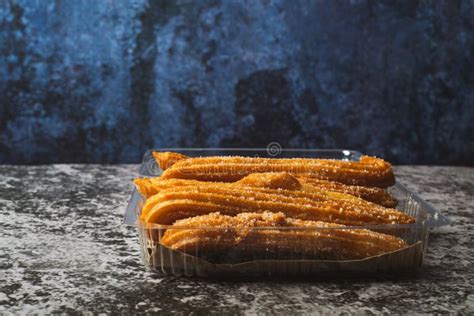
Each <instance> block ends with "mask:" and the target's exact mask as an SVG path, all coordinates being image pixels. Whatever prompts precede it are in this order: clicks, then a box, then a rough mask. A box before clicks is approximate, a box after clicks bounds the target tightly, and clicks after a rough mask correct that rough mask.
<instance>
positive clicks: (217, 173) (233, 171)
mask: <svg viewBox="0 0 474 316" xmlns="http://www.w3.org/2000/svg"><path fill="white" fill-rule="evenodd" d="M153 156H154V157H155V159H156V160H157V162H158V164H159V165H160V166H163V167H162V169H163V170H165V171H164V172H163V174H162V177H163V178H165V179H171V178H180V179H194V180H201V181H220V182H234V181H237V180H240V179H241V178H243V177H245V176H247V175H249V174H252V173H265V172H287V173H290V174H293V175H297V176H305V177H310V178H315V179H320V180H330V181H337V182H341V183H345V184H351V185H362V186H375V187H381V188H386V187H389V186H391V185H393V184H394V183H395V178H394V175H393V171H392V167H391V165H390V163H388V162H386V161H384V160H383V159H379V158H375V157H369V156H362V157H361V159H360V161H343V160H333V159H311V158H253V157H238V156H212V157H186V156H184V155H181V154H176V153H168V152H164V153H160V152H154V153H153Z"/></svg>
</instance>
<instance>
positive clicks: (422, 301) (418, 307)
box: [0, 165, 474, 314]
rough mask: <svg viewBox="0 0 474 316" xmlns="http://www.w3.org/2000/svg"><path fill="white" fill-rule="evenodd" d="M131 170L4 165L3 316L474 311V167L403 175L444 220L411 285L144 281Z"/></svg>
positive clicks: (0, 199) (0, 221)
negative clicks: (131, 223)
mask: <svg viewBox="0 0 474 316" xmlns="http://www.w3.org/2000/svg"><path fill="white" fill-rule="evenodd" d="M137 168H138V167H137V166H136V165H117V166H103V165H49V166H36V167H25V166H17V167H12V166H0V172H1V177H0V312H13V313H15V312H21V313H26V312H39V313H50V312H72V311H89V312H95V313H98V312H122V313H130V312H146V311H149V312H155V311H161V312H171V311H180V312H184V313H189V312H194V313H203V314H204V313H206V314H207V313H210V312H214V313H222V312H247V313H254V312H260V313H262V312H282V313H284V312H349V313H351V312H368V313H378V312H383V313H392V312H395V313H406V312H421V313H423V312H426V313H430V312H465V313H474V292H473V288H474V284H473V283H474V281H473V280H474V267H473V262H474V253H473V236H474V221H473V212H474V210H473V208H474V201H473V196H474V169H472V168H454V167H422V166H416V167H411V166H404V167H396V174H397V176H398V179H399V181H401V182H402V183H403V184H405V185H407V186H408V187H409V188H410V189H412V190H414V191H415V192H417V193H419V194H420V195H421V196H422V197H423V198H424V199H426V200H427V201H428V202H430V203H431V204H432V205H434V206H435V207H436V208H438V209H439V210H440V211H441V212H442V213H443V214H445V215H447V216H448V217H449V218H450V219H451V220H452V221H453V224H452V225H451V226H449V227H444V228H440V229H437V230H435V231H433V232H432V234H431V236H430V245H429V249H428V254H427V256H426V258H425V259H426V260H425V263H424V266H423V269H422V270H421V271H420V272H419V273H417V275H415V276H411V277H403V278H377V279H356V280H338V281H324V282H321V281H320V282H317V281H262V280H260V281H246V282H229V281H225V282H224V281H219V282H218V281H208V280H204V279H186V278H176V277H165V276H162V275H158V274H153V273H150V272H146V271H145V268H144V267H143V265H142V263H141V259H140V253H139V245H138V237H137V232H136V231H135V229H134V228H132V227H127V226H125V225H123V224H122V221H123V213H124V209H125V207H126V204H127V202H128V199H129V196H130V193H131V191H132V184H131V181H130V180H131V179H132V177H133V176H134V175H135V174H136V170H137Z"/></svg>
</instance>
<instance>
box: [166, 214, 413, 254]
mask: <svg viewBox="0 0 474 316" xmlns="http://www.w3.org/2000/svg"><path fill="white" fill-rule="evenodd" d="M173 226H175V227H177V228H176V229H173V227H172V228H170V229H167V230H166V232H165V233H164V235H163V237H162V238H161V241H160V242H161V244H162V245H164V246H166V247H169V248H171V249H174V250H178V251H182V252H186V253H189V254H192V255H198V256H201V257H204V258H207V259H209V258H211V259H212V258H215V257H220V258H222V257H223V256H224V258H223V259H224V261H226V262H229V261H232V260H235V259H237V260H239V261H242V260H243V259H248V260H258V259H275V258H278V259H292V258H297V259H302V258H306V259H320V260H321V259H322V260H354V259H363V258H367V257H371V256H376V255H381V254H384V253H387V252H392V251H395V250H398V249H401V248H404V247H405V246H406V244H405V242H404V241H403V240H402V239H400V238H397V237H394V236H390V235H386V234H382V233H377V232H373V231H370V230H367V229H344V225H338V224H332V223H326V222H315V221H304V220H299V219H292V218H287V217H286V216H285V215H284V214H283V213H270V212H263V213H260V214H256V213H241V214H238V215H237V216H235V217H232V216H226V215H221V214H219V213H213V214H208V215H203V216H197V217H192V218H187V219H183V220H179V221H177V222H176V223H175V224H174V225H173ZM312 227H318V228H317V229H315V228H312ZM196 228H197V229H196ZM263 228H265V229H263ZM266 228H268V229H266Z"/></svg>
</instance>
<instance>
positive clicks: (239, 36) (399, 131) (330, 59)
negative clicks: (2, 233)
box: [0, 0, 474, 166]
mask: <svg viewBox="0 0 474 316" xmlns="http://www.w3.org/2000/svg"><path fill="white" fill-rule="evenodd" d="M473 29H474V2H473V1H469V0H466V1H460V0H427V1H419V0H400V1H368V0H351V1H349V0H346V1H309V0H262V1H253V0H233V1H219V0H201V1H193V0H154V1H146V0H108V1H93V0H76V1H40V0H36V1H32V0H11V1H6V0H0V163H12V164H16V163H19V162H20V163H64V162H69V163H73V162H80V163H84V162H89V163H93V162H96V163H105V162H109V163H136V162H139V160H140V157H141V155H142V153H143V152H144V151H145V150H146V149H148V148H153V147H189V146H193V147H266V145H267V144H268V143H270V142H275V141H276V142H279V143H280V144H281V145H282V146H283V147H287V148H290V147H292V148H297V147H300V148H354V149H358V150H360V151H362V152H365V153H368V154H372V155H378V156H383V157H385V158H387V159H389V160H390V161H393V162H394V163H399V164H448V165H464V166H466V165H469V166H473V159H472V157H473V156H474V138H473V137H472V135H474V124H472V122H473V121H474V106H473V104H474V93H473V91H474V71H473V70H474V36H473V32H472V30H473Z"/></svg>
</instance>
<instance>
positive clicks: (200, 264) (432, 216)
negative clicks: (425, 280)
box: [125, 148, 449, 277]
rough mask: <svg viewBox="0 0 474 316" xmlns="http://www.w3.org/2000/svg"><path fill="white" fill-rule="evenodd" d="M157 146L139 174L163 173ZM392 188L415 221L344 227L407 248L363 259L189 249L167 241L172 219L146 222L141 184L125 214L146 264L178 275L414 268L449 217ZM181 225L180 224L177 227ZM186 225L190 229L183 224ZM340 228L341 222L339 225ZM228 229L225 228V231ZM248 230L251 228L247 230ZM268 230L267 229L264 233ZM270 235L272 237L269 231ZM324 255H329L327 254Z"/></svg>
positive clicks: (263, 152)
mask: <svg viewBox="0 0 474 316" xmlns="http://www.w3.org/2000/svg"><path fill="white" fill-rule="evenodd" d="M157 151H174V152H180V153H183V154H185V155H188V156H214V155H241V156H250V157H272V158H283V157H307V158H329V159H342V160H350V161H357V160H359V159H360V157H361V156H362V154H361V153H359V152H357V151H352V150H300V149H291V150H284V149H279V148H277V150H273V151H272V150H270V149H179V148H165V149H157ZM151 152H152V150H149V151H147V152H146V153H145V156H144V158H143V162H142V164H141V166H140V170H139V176H159V175H160V174H161V172H162V171H161V170H160V168H159V166H158V165H157V164H156V162H155V161H154V159H153V157H152V156H151ZM388 191H389V193H390V194H391V195H392V196H393V197H395V198H396V199H397V200H398V205H397V207H396V208H397V209H398V210H400V211H402V212H405V213H407V214H409V215H411V216H414V217H415V218H416V221H415V223H412V224H396V225H366V226H354V227H345V228H341V229H346V230H351V229H370V230H373V231H377V232H382V233H386V234H390V235H394V236H397V237H399V238H402V239H403V240H404V241H405V242H406V243H407V245H408V247H407V248H405V249H402V250H399V251H396V252H392V253H388V254H383V255H380V256H375V257H371V258H366V259H362V260H349V261H335V260H318V258H314V257H312V258H308V257H306V256H305V255H304V254H303V253H298V252H294V251H290V252H288V251H285V252H281V253H280V252H278V251H277V252H275V250H273V251H268V250H267V251H265V250H263V251H256V252H254V253H246V255H245V257H243V256H242V253H238V252H234V251H233V250H232V249H231V248H230V249H228V250H227V251H226V252H225V253H221V254H219V255H216V254H212V255H210V254H208V253H203V252H202V251H200V249H198V248H196V249H192V250H190V249H188V251H187V254H186V253H182V252H178V251H174V250H171V249H168V248H167V247H164V246H162V245H161V243H160V239H161V237H162V236H163V234H164V232H165V231H166V230H167V229H169V228H170V226H167V225H158V224H147V225H145V224H144V223H142V222H140V221H139V220H138V219H139V215H140V212H141V209H142V206H143V203H144V198H143V197H142V196H141V195H140V194H139V193H138V191H137V190H136V189H135V190H134V192H133V194H132V197H131V199H130V202H129V205H128V207H127V210H126V214H125V223H126V224H129V225H134V226H136V227H137V229H138V232H139V237H140V244H141V252H142V257H143V261H144V264H145V266H146V267H147V268H148V269H151V270H153V271H157V272H162V273H164V274H170V275H175V276H180V275H184V276H201V277H222V276H224V277H234V276H237V277H242V276H252V277H255V276H269V275H270V276H311V275H312V276H320V275H321V273H324V274H325V275H332V274H333V275H341V274H346V273H348V274H352V273H357V274H361V273H369V274H370V273H379V272H381V271H391V272H393V271H407V270H408V271H412V270H415V269H416V268H418V267H419V266H421V264H422V261H423V255H424V253H425V252H426V249H427V245H428V238H429V231H430V228H432V227H438V226H443V225H447V224H449V220H448V219H447V218H446V217H444V216H443V215H442V214H440V213H439V212H438V211H437V210H435V209H434V208H433V207H432V206H430V205H429V204H428V203H426V202H425V201H423V200H422V199H421V198H420V197H419V196H418V195H416V194H415V193H413V192H411V191H409V190H408V189H406V188H405V187H404V186H403V185H401V184H400V183H399V182H396V184H395V185H394V186H392V187H390V188H388ZM173 229H176V228H173ZM182 229H189V227H187V228H182ZM193 229H207V230H209V229H212V230H219V229H222V230H225V229H224V228H206V227H199V228H193ZM289 229H291V230H294V231H297V230H298V231H302V230H308V231H311V230H313V231H322V230H334V229H335V228H324V227H309V228H308V227H305V228H275V227H271V228H270V227H269V228H265V227H264V228H252V231H254V230H260V231H262V232H265V230H266V231H270V230H272V231H275V230H289ZM338 229H339V228H338ZM223 233H224V231H223ZM246 233H248V232H246ZM263 235H265V234H263ZM269 238H270V237H269ZM322 259H324V258H322Z"/></svg>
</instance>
